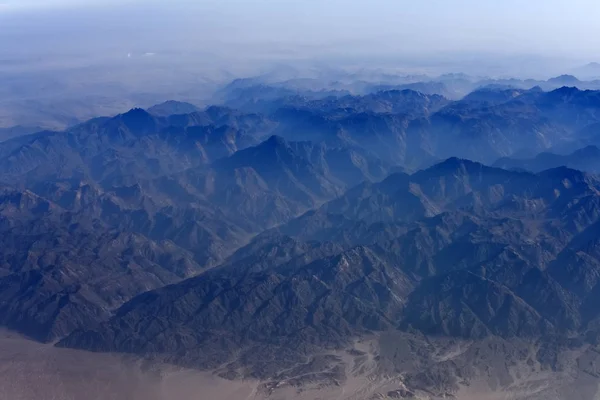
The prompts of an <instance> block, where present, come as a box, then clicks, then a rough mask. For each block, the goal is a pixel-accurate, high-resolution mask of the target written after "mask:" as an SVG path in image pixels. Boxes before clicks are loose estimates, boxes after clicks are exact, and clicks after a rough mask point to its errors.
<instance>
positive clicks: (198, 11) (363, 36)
mask: <svg viewBox="0 0 600 400" xmlns="http://www.w3.org/2000/svg"><path fill="white" fill-rule="evenodd" d="M598 15H600V2H599V1H597V0H568V1H567V0H526V1H525V0H410V1H408V0H143V1H142V0H0V45H3V46H4V48H5V49H8V50H5V54H18V55H20V56H24V57H25V56H28V55H31V54H36V55H37V54H40V53H43V54H46V55H48V54H51V53H55V54H60V55H62V54H82V53H87V54H88V55H89V54H95V55H97V54H105V55H108V54H120V55H121V56H123V55H127V54H130V53H140V52H142V53H146V52H151V53H159V52H162V53H164V52H167V51H172V52H205V53H206V54H213V55H215V57H221V58H224V59H225V58H228V57H230V58H232V59H234V58H235V59H237V60H244V59H246V58H247V59H250V58H253V57H254V58H256V57H278V56H281V57H291V58H302V57H304V58H309V57H313V58H327V59H336V58H344V57H345V58H352V57H354V58H355V59H361V58H362V59H363V60H367V59H369V60H375V59H382V60H385V59H396V58H403V59H405V60H406V59H411V58H414V59H424V58H428V57H429V58H431V59H433V60H441V59H443V58H444V57H447V58H452V57H454V58H455V59H459V58H462V59H463V60H466V58H465V57H473V55H474V54H476V55H478V56H477V57H479V58H485V57H489V60H492V59H493V57H513V58H514V57H517V58H518V57H521V58H522V57H546V58H560V59H572V60H573V63H574V64H576V63H580V62H591V61H597V59H598V58H600V55H598V47H597V38H598V37H600V25H598V24H597V21H596V19H597V16H598ZM11 52H12V53H11Z"/></svg>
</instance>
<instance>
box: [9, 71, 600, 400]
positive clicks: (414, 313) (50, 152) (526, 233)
mask: <svg viewBox="0 0 600 400" xmlns="http://www.w3.org/2000/svg"><path fill="white" fill-rule="evenodd" d="M458 78H460V77H454V78H453V79H454V80H456V79H458ZM448 79H449V77H448ZM461 79H462V78H461ZM564 81H565V82H566V81H569V82H570V78H569V77H560V78H557V80H553V81H552V82H549V84H550V83H552V84H557V85H558V84H562V83H564ZM234 86H235V87H232V88H228V89H227V90H225V91H224V92H223V93H221V95H222V96H223V98H224V99H225V103H227V104H226V105H224V106H223V105H221V106H211V107H208V108H205V109H200V108H198V107H197V106H195V105H192V104H189V103H181V102H174V101H170V102H166V103H163V104H160V105H157V106H155V107H152V108H150V109H148V110H143V109H139V108H136V109H132V110H130V111H128V112H126V113H124V114H120V115H117V116H114V117H101V118H95V119H92V120H90V121H87V122H84V123H81V124H78V125H75V126H73V127H71V128H68V129H66V130H64V131H41V132H37V133H30V134H27V135H21V136H19V137H16V138H12V139H9V140H7V141H4V142H2V143H0V234H1V236H2V238H3V246H2V247H1V248H0V288H1V290H0V324H1V325H2V326H3V327H6V328H8V329H11V330H13V331H16V332H19V333H21V334H23V335H26V336H28V337H29V338H32V339H34V340H37V341H40V342H45V343H56V346H58V347H60V348H64V347H68V348H75V349H83V350H91V351H95V352H118V353H127V354H130V355H135V356H140V357H145V358H146V359H150V360H154V361H161V362H168V363H171V364H175V365H179V366H185V367H191V368H196V369H202V370H209V371H212V372H214V373H215V374H217V375H219V376H221V377H224V378H226V379H258V380H260V381H261V382H263V383H264V385H263V386H262V387H261V390H262V393H263V394H265V396H267V397H269V396H277V395H278V393H281V392H279V391H280V390H282V388H284V387H291V388H298V390H302V389H301V388H303V387H307V385H308V386H311V387H314V386H315V385H316V386H318V387H332V386H335V385H338V386H340V385H341V386H344V385H346V384H349V382H351V381H352V379H355V378H356V377H357V376H368V379H370V380H371V381H372V382H377V384H376V383H373V385H372V388H371V389H370V391H369V393H368V396H367V395H364V397H360V398H430V399H434V398H444V397H446V398H447V397H448V396H456V397H457V396H459V394H460V393H462V392H463V391H465V390H474V388H475V387H476V386H477V385H484V389H485V390H487V391H492V392H493V391H498V392H501V391H502V390H517V389H515V388H516V387H517V386H519V385H520V384H523V385H525V383H523V382H525V381H526V382H529V383H528V384H530V385H533V383H532V382H534V381H535V379H538V378H539V376H541V375H540V374H547V376H546V375H544V376H546V378H544V379H542V378H539V379H540V380H539V382H545V383H544V384H545V385H546V386H544V387H542V386H543V385H542V386H539V387H541V389H539V390H534V389H530V391H529V392H527V393H528V394H527V396H529V397H527V396H525V395H523V396H521V397H518V398H523V399H525V398H528V399H534V398H536V397H535V396H539V397H538V398H544V397H543V396H547V395H549V393H550V392H549V391H550V390H559V389H557V388H558V386H553V385H554V384H556V385H559V383H560V385H562V386H560V388H562V389H560V390H566V389H564V388H565V387H567V386H568V385H575V383H574V382H579V381H577V379H579V378H580V377H582V376H588V375H590V374H591V376H595V377H596V378H597V377H598V376H600V375H598V374H597V372H595V367H594V366H595V365H596V364H595V362H596V361H594V360H595V358H594V357H595V356H594V354H596V352H597V346H598V345H599V338H600V312H598V310H597V307H596V306H595V305H596V304H597V303H598V301H599V300H600V297H599V296H600V247H599V246H600V241H599V240H598V237H599V232H600V177H598V176H596V175H595V173H597V172H598V165H600V163H599V161H600V151H599V150H598V148H597V147H595V145H596V142H595V138H596V137H597V135H596V128H597V127H598V126H599V125H598V124H599V123H600V112H599V111H598V110H600V92H596V91H592V90H580V89H577V88H570V87H561V88H558V89H554V90H551V91H544V90H543V88H539V87H533V88H518V87H517V88H514V87H513V88H507V87H506V86H503V85H498V86H487V87H485V88H481V89H478V90H476V91H474V92H472V93H470V94H468V95H467V96H466V97H464V98H462V99H461V100H450V99H448V98H446V97H444V96H442V95H439V94H432V93H429V94H424V93H421V92H417V91H415V90H413V89H407V88H403V89H394V88H385V90H382V91H377V92H373V93H368V94H365V95H352V94H350V93H346V92H344V93H341V92H335V93H332V92H331V91H330V90H329V89H326V90H323V91H314V93H312V94H311V95H305V94H299V93H297V92H294V93H293V92H292V91H290V90H289V89H286V88H283V89H282V88H281V87H275V88H273V87H270V86H269V87H262V88H261V89H260V90H258V89H256V88H255V86H254V83H253V82H252V83H251V84H248V82H237V83H236V85H234ZM234 89H235V90H234ZM255 89H256V90H255ZM280 89H281V90H280ZM336 90H337V89H336ZM325 92H327V93H325ZM228 99H229V100H228ZM230 100H231V101H230ZM233 100H235V102H234V101H233ZM234 106H235V107H236V108H233V107H234ZM573 147H575V149H574V148H573ZM573 151H574V152H573ZM551 374H555V375H552V376H555V377H558V376H560V377H561V379H564V380H559V379H558V378H557V380H556V382H554V383H553V384H552V385H551V384H549V383H548V382H550V380H549V379H550V378H548V376H551ZM594 374H596V375H594ZM391 377H394V378H393V379H392V378H391ZM536 377H538V378H536ZM527 379H529V380H527ZM581 379H583V378H581ZM523 380H525V381H523ZM482 382H483V383H482ZM536 382H537V381H536ZM565 385H567V386H565ZM344 387H345V386H344ZM477 387H479V386H477ZM536 387H538V386H536ZM568 387H573V386H568ZM523 390H524V389H523ZM552 393H554V392H552ZM534 395H535V396H534ZM372 396H373V397H372ZM378 396H379V397H378ZM273 398H277V397H273Z"/></svg>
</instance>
